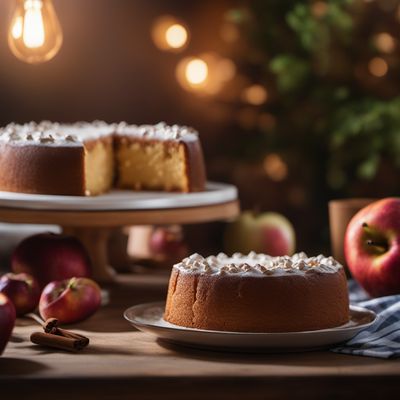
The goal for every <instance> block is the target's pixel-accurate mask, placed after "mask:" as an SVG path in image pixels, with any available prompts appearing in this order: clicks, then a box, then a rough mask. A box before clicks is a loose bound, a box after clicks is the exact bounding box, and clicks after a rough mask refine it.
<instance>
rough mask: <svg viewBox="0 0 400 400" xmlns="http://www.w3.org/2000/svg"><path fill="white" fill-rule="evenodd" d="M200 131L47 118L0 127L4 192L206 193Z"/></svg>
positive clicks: (0, 178)
mask: <svg viewBox="0 0 400 400" xmlns="http://www.w3.org/2000/svg"><path fill="white" fill-rule="evenodd" d="M205 180H206V178H205V168H204V161H203V154H202V149H201V145H200V141H199V138H198V134H197V132H196V131H194V130H193V129H192V128H188V127H184V126H178V125H173V126H168V125H166V124H165V123H159V124H157V125H127V124H126V123H120V124H107V123H105V122H100V121H95V122H92V123H88V122H79V123H75V124H59V123H52V122H48V121H43V122H41V123H35V122H31V123H27V124H24V125H18V124H14V123H13V124H9V125H7V126H6V127H4V128H1V129H0V190H2V191H11V192H21V193H39V194H53V195H75V196H83V195H87V196H90V195H98V194H101V193H105V192H107V191H109V190H110V189H111V188H112V187H118V188H125V189H131V190H161V191H178V192H196V191H201V190H204V186H205Z"/></svg>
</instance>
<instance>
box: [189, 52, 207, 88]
mask: <svg viewBox="0 0 400 400" xmlns="http://www.w3.org/2000/svg"><path fill="white" fill-rule="evenodd" d="M207 76H208V66H207V63H206V62H205V61H204V60H202V59H200V58H195V59H193V60H190V61H189V62H188V63H187V65H186V69H185V77H186V80H187V81H188V82H189V83H190V84H191V85H200V84H202V83H204V82H205V81H206V79H207Z"/></svg>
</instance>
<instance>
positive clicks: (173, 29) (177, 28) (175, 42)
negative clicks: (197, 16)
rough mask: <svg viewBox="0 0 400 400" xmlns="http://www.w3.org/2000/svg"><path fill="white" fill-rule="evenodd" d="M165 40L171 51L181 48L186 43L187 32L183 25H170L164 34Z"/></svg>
mask: <svg viewBox="0 0 400 400" xmlns="http://www.w3.org/2000/svg"><path fill="white" fill-rule="evenodd" d="M165 40H166V41H167V43H168V44H169V46H170V47H171V48H173V49H179V48H181V47H183V46H184V45H185V43H186V41H187V30H186V29H185V27H184V26H183V25H180V24H174V25H171V26H170V27H169V28H168V29H167V31H166V32H165Z"/></svg>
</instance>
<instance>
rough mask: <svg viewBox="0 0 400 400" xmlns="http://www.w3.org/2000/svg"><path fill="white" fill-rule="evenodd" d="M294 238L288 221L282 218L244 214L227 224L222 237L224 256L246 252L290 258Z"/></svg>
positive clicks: (269, 213) (278, 215) (272, 213)
mask: <svg viewBox="0 0 400 400" xmlns="http://www.w3.org/2000/svg"><path fill="white" fill-rule="evenodd" d="M295 245H296V235H295V232H294V229H293V226H292V224H291V223H290V221H289V220H288V219H287V218H285V217H284V216H283V215H281V214H278V213H274V212H267V213H263V214H255V213H253V212H252V211H244V212H243V213H242V214H241V215H240V216H239V218H237V219H236V221H234V222H232V223H230V224H229V225H228V226H227V228H226V231H225V235H224V248H225V251H226V252H227V253H235V252H240V253H244V254H247V253H249V252H250V251H255V252H256V253H266V254H269V255H271V256H275V257H276V256H283V255H291V254H293V253H294V251H295Z"/></svg>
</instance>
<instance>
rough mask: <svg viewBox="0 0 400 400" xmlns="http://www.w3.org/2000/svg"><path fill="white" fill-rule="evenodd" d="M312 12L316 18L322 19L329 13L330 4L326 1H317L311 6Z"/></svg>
mask: <svg viewBox="0 0 400 400" xmlns="http://www.w3.org/2000/svg"><path fill="white" fill-rule="evenodd" d="M311 12H312V14H313V15H314V17H317V18H322V17H323V16H325V15H326V13H327V12H328V4H327V3H326V2H325V1H316V2H315V3H313V4H312V6H311Z"/></svg>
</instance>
